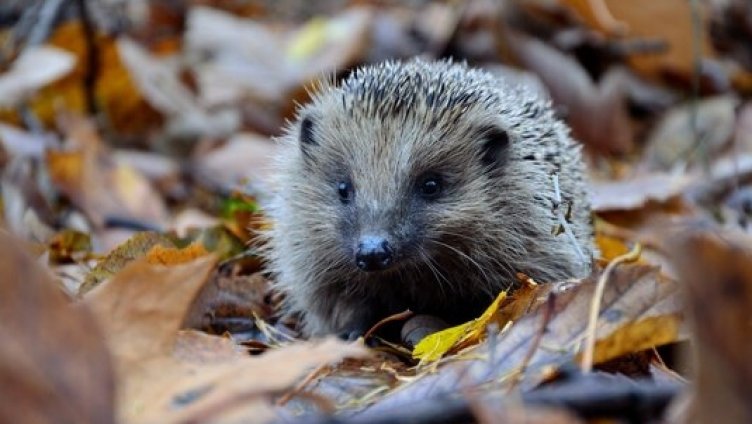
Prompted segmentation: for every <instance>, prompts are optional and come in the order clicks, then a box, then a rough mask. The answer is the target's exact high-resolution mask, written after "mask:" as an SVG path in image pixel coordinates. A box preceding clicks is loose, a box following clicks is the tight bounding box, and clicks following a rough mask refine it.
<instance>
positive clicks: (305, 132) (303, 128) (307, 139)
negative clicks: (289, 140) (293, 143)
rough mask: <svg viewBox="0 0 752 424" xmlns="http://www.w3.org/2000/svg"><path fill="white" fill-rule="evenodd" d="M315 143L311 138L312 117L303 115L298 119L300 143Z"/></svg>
mask: <svg viewBox="0 0 752 424" xmlns="http://www.w3.org/2000/svg"><path fill="white" fill-rule="evenodd" d="M314 144H317V143H316V140H315V139H314V138H313V119H312V118H311V117H310V116H306V117H304V118H303V119H302V120H301V121H300V145H301V146H302V147H303V148H304V149H305V146H310V145H314Z"/></svg>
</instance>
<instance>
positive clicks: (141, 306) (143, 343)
mask: <svg viewBox="0 0 752 424" xmlns="http://www.w3.org/2000/svg"><path fill="white" fill-rule="evenodd" d="M215 262H216V259H215V258H214V257H211V256H207V257H202V258H199V259H197V260H195V261H192V262H189V263H187V264H183V265H176V266H171V267H166V266H160V265H151V264H149V263H148V261H146V260H145V259H138V260H135V261H133V262H131V263H129V264H127V265H126V266H125V267H124V268H123V269H121V270H120V271H119V272H118V273H117V274H115V275H114V276H113V277H112V278H111V279H109V280H107V281H106V282H105V283H104V284H100V285H99V286H97V287H96V288H95V289H94V290H92V291H90V292H89V293H87V295H86V297H85V298H84V303H85V304H87V305H89V306H90V308H91V310H92V311H93V312H94V314H95V315H97V317H98V318H99V320H100V322H101V323H102V328H103V330H104V333H105V334H106V335H107V337H108V341H109V343H110V348H111V350H112V352H113V354H114V355H115V357H116V358H117V359H118V360H119V361H120V362H121V363H127V364H129V365H133V366H136V364H137V362H138V361H139V360H141V359H143V358H149V357H152V356H155V355H164V354H167V353H169V352H171V351H172V347H173V345H174V344H175V337H177V331H178V329H180V326H181V324H182V322H183V319H184V318H185V315H186V312H187V311H188V308H189V307H190V305H191V302H193V299H194V298H195V297H196V294H197V293H198V292H199V290H201V288H202V287H203V285H204V284H205V283H206V281H207V279H208V277H209V272H210V271H211V269H212V268H213V267H214V264H215ZM167 299H169V301H166V300H167Z"/></svg>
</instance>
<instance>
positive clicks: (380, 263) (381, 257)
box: [355, 236, 392, 271]
mask: <svg viewBox="0 0 752 424" xmlns="http://www.w3.org/2000/svg"><path fill="white" fill-rule="evenodd" d="M355 263H356V264H357V265H358V268H360V269H362V270H363V271H380V270H384V269H387V268H389V265H391V264H392V249H391V248H390V247H389V242H388V241H386V239H384V238H383V237H377V236H364V237H361V239H360V243H358V251H357V252H356V253H355Z"/></svg>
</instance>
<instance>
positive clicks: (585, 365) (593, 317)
mask: <svg viewBox="0 0 752 424" xmlns="http://www.w3.org/2000/svg"><path fill="white" fill-rule="evenodd" d="M641 252H642V246H641V245H640V244H639V243H637V244H635V247H634V248H633V249H632V250H631V251H629V252H627V253H625V254H623V255H621V256H617V257H615V258H614V260H613V261H611V262H610V263H609V264H608V266H606V269H605V270H603V274H601V276H600V277H599V278H598V283H597V284H596V286H595V293H593V299H592V301H591V302H590V316H589V317H588V326H587V330H586V333H585V335H586V338H585V351H584V352H583V355H582V363H581V364H580V368H581V369H582V372H583V373H587V372H590V371H592V370H593V354H594V352H595V326H596V324H598V313H599V312H600V310H601V300H602V299H603V291H604V289H605V287H606V282H607V281H608V277H610V276H611V273H612V272H613V270H614V269H616V267H617V266H618V265H619V264H622V263H625V262H634V261H636V260H637V259H639V257H640V253H641Z"/></svg>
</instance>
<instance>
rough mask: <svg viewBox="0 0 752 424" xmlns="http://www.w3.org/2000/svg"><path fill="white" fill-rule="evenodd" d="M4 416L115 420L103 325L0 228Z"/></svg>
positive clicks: (0, 403) (0, 406) (0, 411)
mask: <svg viewBox="0 0 752 424" xmlns="http://www.w3.org/2000/svg"><path fill="white" fill-rule="evenodd" d="M0 274H2V282H0V340H1V341H2V342H0V392H2V396H0V421H2V422H8V423H21V422H38V423H42V422H76V423H113V422H114V421H115V419H114V408H115V405H114V398H115V393H114V391H115V382H114V378H113V370H112V365H111V360H110V355H109V353H108V352H107V348H106V346H105V345H104V343H102V340H101V332H100V329H99V328H97V327H98V326H97V325H96V323H95V322H94V321H93V319H92V315H91V314H90V313H89V311H87V310H85V309H84V308H73V307H72V306H71V305H70V301H69V299H67V298H66V297H65V296H64V295H63V293H62V291H60V290H59V288H58V287H57V283H56V282H55V281H54V280H53V279H52V278H51V277H50V274H49V273H48V272H47V271H45V270H43V269H42V268H41V267H40V266H39V265H38V264H37V263H36V262H35V261H34V260H33V259H32V258H30V257H29V256H28V255H27V254H26V253H25V251H24V248H23V243H22V242H20V241H19V240H16V239H13V238H11V237H9V236H8V235H7V233H4V232H1V231H0Z"/></svg>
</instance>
